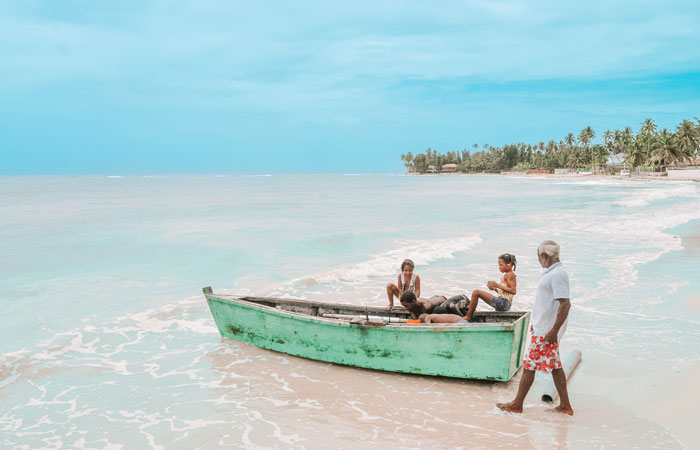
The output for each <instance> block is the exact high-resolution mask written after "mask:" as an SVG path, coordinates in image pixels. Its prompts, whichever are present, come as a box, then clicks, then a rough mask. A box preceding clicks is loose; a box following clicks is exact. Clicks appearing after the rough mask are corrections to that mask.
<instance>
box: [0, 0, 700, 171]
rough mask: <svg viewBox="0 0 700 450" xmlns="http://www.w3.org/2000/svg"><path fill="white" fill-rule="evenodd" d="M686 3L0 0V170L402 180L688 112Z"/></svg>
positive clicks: (696, 86)
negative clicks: (429, 165) (415, 158)
mask: <svg viewBox="0 0 700 450" xmlns="http://www.w3.org/2000/svg"><path fill="white" fill-rule="evenodd" d="M699 24H700V2H697V1H666V2H658V1H643V0H642V1H634V2H631V1H630V2H626V1H616V2H611V1H597V0H593V1H586V2H581V1H561V0H560V1H537V2H534V1H531V2H526V1H493V0H480V1H461V2H451V1H443V2H413V1H400V2H399V1H395V2H385V1H381V0H373V1H370V2H367V1H354V2H342V3H341V2H328V1H318V2H306V1H298V2H274V1H273V2H251V1H249V2H240V1H231V0H218V1H214V0H193V1H176V0H171V1H164V0H136V1H131V0H118V1H112V0H104V1H93V0H63V1H55V0H3V1H2V2H0V174H2V175H15V174H160V173H401V172H403V171H404V168H403V164H402V161H401V159H400V156H401V154H403V153H407V152H412V153H414V154H415V153H419V152H423V151H424V150H425V149H427V148H432V149H434V150H438V151H440V152H447V151H454V150H462V149H471V148H472V145H473V144H477V145H479V146H480V147H481V146H483V145H484V144H489V145H505V144H509V143H516V142H526V143H532V144H536V143H538V142H540V141H544V142H547V141H549V140H560V139H563V137H564V136H565V135H566V134H568V133H569V132H571V133H574V134H575V135H577V134H578V132H579V131H580V130H581V129H582V128H584V127H586V126H591V127H593V129H594V130H595V131H596V134H597V136H598V137H597V138H596V141H599V140H600V138H602V135H603V133H604V131H605V130H607V129H616V128H623V127H625V126H632V127H633V128H634V129H637V128H638V127H639V124H640V123H641V122H642V121H643V120H644V119H645V118H647V117H651V118H653V119H654V120H655V121H656V123H657V124H658V125H659V126H660V127H661V128H669V129H672V128H675V127H676V126H677V125H678V123H679V122H681V121H682V120H683V119H692V118H693V117H698V116H700V25H699Z"/></svg>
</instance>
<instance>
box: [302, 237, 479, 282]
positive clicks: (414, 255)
mask: <svg viewBox="0 0 700 450" xmlns="http://www.w3.org/2000/svg"><path fill="white" fill-rule="evenodd" d="M480 242H481V237H480V236H479V234H477V233H470V234H468V235H466V236H461V237H454V238H442V239H434V240H423V241H406V240H400V241H396V247H397V248H396V249H395V250H390V251H388V252H384V253H380V254H377V255H375V256H373V257H372V258H370V259H368V260H367V261H363V262H360V263H355V264H345V265H342V266H339V267H335V268H333V269H330V270H328V271H326V272H322V273H319V274H315V275H311V276H308V277H303V278H298V279H295V280H292V281H291V283H292V284H300V285H302V286H304V285H306V286H313V285H314V283H313V282H312V281H311V280H313V281H315V283H316V284H332V283H337V282H363V281H367V280H369V279H371V278H374V277H386V276H391V275H398V273H399V272H400V271H401V270H400V266H401V262H402V261H403V260H404V259H411V260H413V262H414V263H415V265H416V269H415V270H416V272H418V271H419V270H420V269H421V266H427V265H429V264H430V263H433V262H436V261H441V260H445V259H454V257H455V254H456V253H459V252H464V251H467V250H469V249H471V248H472V247H474V246H475V245H477V244H479V243H480Z"/></svg>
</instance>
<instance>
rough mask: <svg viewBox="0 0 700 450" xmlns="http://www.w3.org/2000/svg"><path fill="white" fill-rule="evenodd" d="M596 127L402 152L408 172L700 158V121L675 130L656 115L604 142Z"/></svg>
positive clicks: (632, 165) (633, 166) (645, 164)
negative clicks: (531, 140)
mask: <svg viewBox="0 0 700 450" xmlns="http://www.w3.org/2000/svg"><path fill="white" fill-rule="evenodd" d="M595 136H596V135H595V131H593V129H592V128H591V127H586V128H584V129H583V130H581V132H580V133H579V134H578V137H576V136H574V135H573V134H572V133H569V134H568V135H566V137H565V138H564V139H563V140H560V141H553V140H552V141H549V142H548V143H546V144H545V143H544V142H540V143H538V144H535V145H532V144H524V143H517V144H509V145H504V146H503V147H494V146H491V145H488V144H484V146H483V147H482V149H481V150H479V146H478V145H477V144H474V145H473V146H472V150H471V151H470V150H461V151H449V152H447V153H439V152H438V151H436V150H432V149H430V148H428V149H427V150H426V151H425V153H420V154H417V155H412V154H411V153H410V152H409V153H407V154H404V155H401V160H402V161H404V166H405V167H406V169H407V170H408V172H409V173H419V174H421V173H446V172H466V173H478V172H486V173H500V172H501V171H523V172H525V171H545V172H550V171H554V170H556V169H570V170H571V169H587V170H590V171H592V172H597V173H615V171H619V170H620V169H627V170H632V171H635V170H636V171H665V170H666V168H668V167H669V166H678V165H679V164H680V165H683V164H686V163H687V164H692V165H696V164H698V163H699V162H700V161H699V160H698V156H699V154H700V119H698V118H697V117H696V118H695V122H693V121H691V120H688V119H686V120H684V121H683V122H681V123H680V124H679V125H678V127H677V128H676V130H675V131H669V130H668V129H665V128H664V129H663V130H661V131H659V130H658V127H657V125H656V124H655V123H654V121H653V120H652V119H646V120H644V122H642V124H641V126H640V128H639V131H638V132H637V133H635V132H634V131H633V130H632V128H631V127H626V128H624V129H623V130H614V131H610V130H607V131H606V132H605V133H604V134H603V143H602V144H594V145H591V141H592V140H593V139H594V138H595Z"/></svg>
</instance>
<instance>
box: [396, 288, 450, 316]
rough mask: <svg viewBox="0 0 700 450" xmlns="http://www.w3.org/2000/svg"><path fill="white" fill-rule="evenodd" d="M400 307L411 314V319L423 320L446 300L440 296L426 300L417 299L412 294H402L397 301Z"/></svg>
mask: <svg viewBox="0 0 700 450" xmlns="http://www.w3.org/2000/svg"><path fill="white" fill-rule="evenodd" d="M399 300H400V301H401V306H403V307H404V308H406V309H407V310H408V312H410V313H411V318H412V319H420V320H421V322H423V319H424V318H425V317H426V316H427V315H428V314H430V313H431V312H433V309H435V307H437V306H440V305H441V304H442V303H444V302H445V301H446V300H447V299H446V298H445V297H444V296H442V295H433V296H432V297H430V298H428V299H424V298H418V297H416V294H414V293H413V292H404V293H403V295H401V298H400V299H399Z"/></svg>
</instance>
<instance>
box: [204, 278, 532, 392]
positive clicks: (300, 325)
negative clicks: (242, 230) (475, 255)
mask: <svg viewBox="0 0 700 450" xmlns="http://www.w3.org/2000/svg"><path fill="white" fill-rule="evenodd" d="M205 295H206V298H207V302H208V304H209V308H210V309H211V312H212V315H213V316H214V320H215V322H216V325H217V327H218V329H219V332H220V333H221V335H222V336H223V337H226V338H230V339H235V340H237V341H241V342H246V343H249V344H252V345H255V346H258V347H262V348H265V349H269V350H274V351H278V352H282V353H287V354H290V355H295V356H301V357H304V358H310V359H315V360H319V361H327V362H332V363H337V364H345V365H349V366H355V367H364V368H369V369H377V370H385V371H391V372H404V373H413V374H421V375H438V376H446V377H457V378H471V379H483V380H499V381H506V380H509V379H510V378H511V377H512V376H513V375H514V374H515V373H516V372H517V370H518V369H519V368H520V366H521V364H522V354H523V347H524V344H525V340H526V336H527V330H528V324H529V319H530V314H529V313H528V312H514V313H501V314H500V316H499V317H506V318H507V320H508V322H501V323H499V322H495V323H475V324H469V325H451V324H450V325H448V324H435V325H427V324H421V325H405V324H402V325H398V324H397V325H394V324H387V325H380V326H375V325H376V324H372V323H369V324H368V323H366V322H365V323H355V324H353V323H350V322H349V321H347V320H345V321H344V320H337V319H328V318H325V317H321V316H313V315H307V314H301V313H297V312H294V311H292V312H290V311H288V310H284V309H280V307H279V306H277V307H273V306H271V305H274V303H268V305H265V304H262V305H261V304H259V303H254V302H251V301H246V300H245V298H235V297H233V298H231V297H224V296H219V295H214V294H213V293H207V291H206V290H205ZM274 300H278V299H270V302H272V301H274ZM278 301H286V302H288V303H295V304H301V305H302V306H305V305H304V303H308V304H309V305H313V303H312V302H304V301H303V300H296V301H288V300H278ZM317 305H321V306H320V307H321V308H323V306H324V305H329V304H317ZM336 306H338V307H341V306H340V305H336ZM311 307H312V308H314V307H313V306H311ZM315 308H316V309H315V310H314V311H315V312H317V311H318V308H319V306H316V307H315ZM346 308H350V307H346ZM292 309H293V308H292ZM357 309H358V308H357V307H355V309H354V310H352V311H355V312H357V311H356V310H357ZM352 311H351V312H352ZM365 313H366V314H382V313H383V314H386V315H389V314H390V313H386V312H385V311H383V309H380V308H365ZM404 314H407V313H404ZM480 314H481V315H487V314H490V313H480ZM494 314H495V313H494ZM396 315H397V314H394V316H396ZM398 315H400V314H398Z"/></svg>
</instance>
